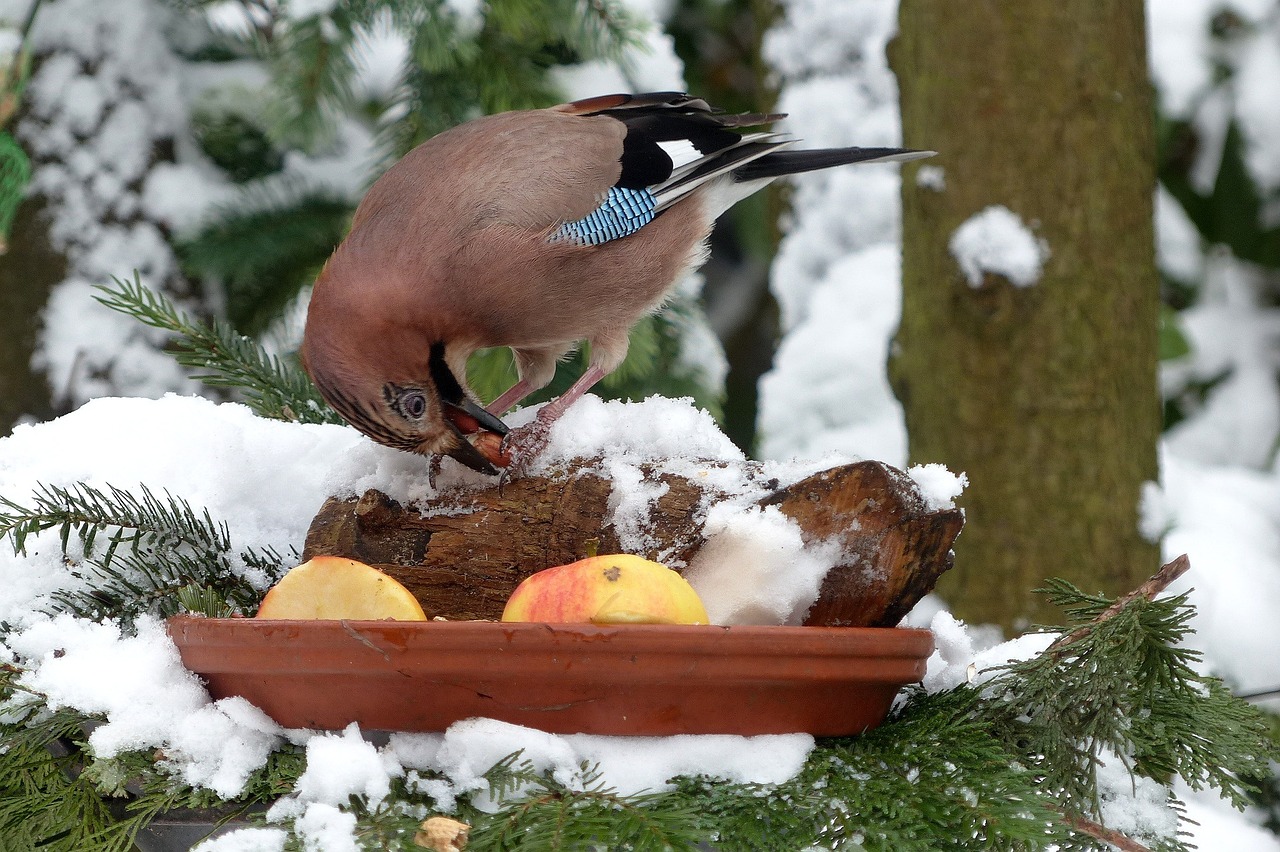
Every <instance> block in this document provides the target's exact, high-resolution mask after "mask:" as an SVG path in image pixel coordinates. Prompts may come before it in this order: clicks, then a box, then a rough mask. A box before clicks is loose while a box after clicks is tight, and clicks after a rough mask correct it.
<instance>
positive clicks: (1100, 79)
mask: <svg viewBox="0 0 1280 852" xmlns="http://www.w3.org/2000/svg"><path fill="white" fill-rule="evenodd" d="M890 51H891V57H890V58H891V61H892V63H893V66H894V68H895V70H896V72H897V75H898V82H899V86H900V89H901V99H902V124H903V136H904V139H905V141H906V143H907V144H908V145H913V146H917V147H930V148H936V149H937V150H938V151H940V152H941V153H940V155H939V156H938V157H937V158H935V159H934V160H931V161H928V164H933V165H938V166H942V167H943V169H944V171H945V188H941V189H938V188H929V187H927V186H923V185H918V184H917V183H916V181H915V180H914V179H913V178H914V176H915V171H913V170H908V171H906V172H905V174H904V180H903V187H902V199H903V271H902V272H903V318H902V325H901V328H900V330H899V333H898V340H897V343H898V345H897V346H896V347H895V351H896V353H897V354H896V355H895V356H894V358H893V362H892V363H891V374H892V376H893V380H894V385H895V389H896V391H897V393H898V396H899V398H900V399H901V400H902V402H903V405H904V407H905V409H906V420H907V428H908V431H909V434H910V451H911V457H912V460H913V461H916V462H925V461H941V462H945V463H946V464H947V465H948V466H949V467H951V468H952V469H953V470H962V471H965V472H966V473H967V474H968V476H969V480H970V485H969V488H968V490H967V491H966V493H965V497H964V499H963V501H962V502H963V505H964V506H965V508H966V510H967V513H968V524H967V525H966V529H965V533H964V535H962V536H961V537H960V539H959V540H958V541H957V543H956V569H955V571H953V572H952V573H951V575H949V576H948V578H945V579H944V581H943V583H942V584H941V585H940V586H939V591H940V592H941V593H942V594H943V595H944V596H945V597H947V598H948V600H949V601H951V602H952V603H953V605H954V606H955V608H956V610H957V612H958V613H959V614H960V615H961V616H962V617H964V618H967V619H970V620H973V621H989V622H996V623H1000V624H1003V625H1005V626H1006V627H1010V626H1012V627H1015V628H1016V627H1019V626H1022V625H1024V624H1026V623H1027V621H1029V620H1032V621H1053V620H1055V619H1056V616H1055V614H1054V613H1053V612H1051V611H1047V610H1046V609H1045V606H1046V605H1045V604H1044V603H1043V601H1040V600H1039V596H1036V595H1033V594H1032V593H1031V590H1032V589H1034V588H1036V587H1037V586H1039V585H1040V584H1041V583H1042V581H1043V580H1044V579H1045V578H1046V577H1051V576H1058V577H1064V578H1067V579H1070V580H1071V581H1073V582H1075V583H1077V584H1078V585H1080V586H1082V587H1083V588H1085V589H1087V590H1105V591H1107V592H1110V593H1120V592H1123V591H1125V590H1126V589H1130V588H1132V587H1133V586H1135V585H1136V584H1137V583H1139V582H1141V580H1142V579H1143V578H1144V577H1146V576H1147V575H1148V574H1150V573H1151V568H1152V566H1153V565H1155V564H1157V562H1158V553H1157V549H1156V546H1155V545H1154V544H1152V543H1150V542H1148V541H1146V540H1144V539H1143V537H1142V536H1141V535H1140V533H1139V531H1138V511H1139V509H1138V504H1139V495H1140V492H1141V487H1142V483H1144V482H1146V481H1148V480H1154V479H1156V477H1157V462H1156V442H1157V440H1158V436H1159V428H1160V419H1159V403H1158V390H1157V384H1156V334H1157V332H1156V327H1157V313H1158V280H1157V275H1156V270H1155V259H1154V248H1153V246H1154V237H1153V225H1152V193H1153V191H1154V188H1155V171H1154V169H1155V167H1154V161H1155V147H1154V128H1153V123H1154V119H1153V101H1152V93H1151V87H1150V83H1149V81H1148V76H1147V62H1146V48H1145V30H1144V20H1143V4H1142V3H1140V2H1136V0H1100V2H1098V3H1090V4H1079V3H1059V2H1056V0H1021V2H995V0H984V2H978V3H966V4H963V7H960V6H957V5H956V4H954V3H950V2H947V1H946V0H902V2H901V5H900V11H899V35H898V37H897V39H896V41H895V43H894V44H893V45H892V46H891V48H890ZM995 204H1000V205H1004V206H1005V207H1007V208H1009V209H1010V210H1012V211H1013V212H1014V213H1016V214H1017V215H1018V216H1020V217H1021V218H1022V220H1023V221H1024V222H1025V223H1027V224H1028V225H1029V226H1030V227H1031V228H1032V230H1033V232H1034V233H1035V234H1036V236H1037V237H1039V238H1041V239H1042V240H1044V242H1045V243H1046V244H1047V246H1048V249H1049V251H1050V252H1051V254H1050V255H1049V257H1048V260H1047V261H1046V263H1045V266H1044V269H1043V275H1042V276H1041V278H1040V280H1039V281H1038V283H1036V284H1035V285H1034V286H1029V287H1023V288H1018V287H1015V286H1013V285H1012V284H1011V283H1010V282H1009V281H1007V280H1005V279H1004V278H1002V277H1000V276H998V275H992V274H988V275H987V276H986V278H985V280H984V282H983V283H982V285H981V286H980V287H971V286H969V284H968V283H966V280H965V278H964V276H963V275H962V274H961V272H960V269H959V267H958V266H957V264H956V261H955V259H954V258H953V257H952V255H951V254H950V252H949V250H948V241H949V239H950V237H951V235H952V233H953V232H954V231H955V230H956V228H957V227H958V226H959V225H960V224H961V223H963V222H964V221H965V220H966V219H968V218H969V217H970V216H973V215H974V214H977V213H979V212H981V211H982V210H984V209H985V208H987V207H988V206H990V205H995Z"/></svg>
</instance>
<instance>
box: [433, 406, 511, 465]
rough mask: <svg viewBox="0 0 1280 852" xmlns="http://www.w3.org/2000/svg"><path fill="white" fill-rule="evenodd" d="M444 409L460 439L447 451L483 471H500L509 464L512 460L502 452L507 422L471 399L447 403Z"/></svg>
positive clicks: (447, 421) (450, 424) (446, 420)
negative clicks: (500, 468)
mask: <svg viewBox="0 0 1280 852" xmlns="http://www.w3.org/2000/svg"><path fill="white" fill-rule="evenodd" d="M443 409H444V412H443V413H444V420H445V422H446V423H448V424H449V427H450V428H451V429H453V431H454V432H455V433H456V434H457V436H458V438H459V439H460V440H459V441H458V442H457V444H456V446H455V447H454V449H452V450H448V451H447V453H448V454H449V455H450V456H452V457H453V458H455V459H457V460H458V461H460V462H462V463H463V464H465V465H466V466H467V467H469V468H471V469H472V470H478V471H480V472H481V473H488V474H497V473H498V467H506V465H507V463H508V462H509V461H510V459H508V458H506V457H505V456H503V454H502V452H501V443H502V442H501V439H502V437H503V436H505V435H506V434H507V431H508V430H507V424H505V423H503V422H502V421H501V420H499V419H498V418H497V417H495V416H493V415H492V414H490V413H489V412H488V411H485V410H484V408H483V407H481V406H480V404H479V403H477V402H475V401H474V400H470V399H463V400H462V401H461V402H457V403H453V402H445V403H444V405H443ZM486 436H487V437H486ZM493 436H496V439H495V438H494V437H493Z"/></svg>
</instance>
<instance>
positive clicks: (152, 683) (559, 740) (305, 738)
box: [0, 395, 944, 849]
mask: <svg viewBox="0 0 1280 852" xmlns="http://www.w3.org/2000/svg"><path fill="white" fill-rule="evenodd" d="M533 413H534V411H533V410H532V409H527V410H524V411H522V412H518V415H517V417H515V418H513V421H518V420H519V418H521V417H524V418H528V417H531V416H532V415H533ZM596 457H598V458H599V459H600V461H599V464H600V465H602V466H603V467H604V468H606V469H609V470H615V471H622V472H624V473H625V472H626V471H627V470H628V468H630V469H633V470H637V471H638V470H639V469H640V468H641V467H643V466H655V465H656V466H658V467H659V468H662V466H666V469H669V470H671V471H676V472H682V473H684V474H685V475H691V476H699V475H704V476H703V478H704V479H705V481H706V482H707V483H708V484H709V485H710V486H712V487H714V488H719V489H723V491H724V494H725V499H724V500H723V501H722V502H720V503H717V504H715V505H714V506H711V507H709V509H708V511H707V523H708V525H709V527H710V529H711V532H712V538H711V543H710V544H709V545H708V546H707V548H704V552H706V551H707V550H711V551H712V552H719V553H721V554H723V555H724V557H725V558H730V559H733V560H734V564H733V565H732V566H731V567H732V569H733V570H732V572H730V573H726V572H724V571H723V570H722V567H723V566H716V565H715V564H714V560H712V559H710V558H709V557H704V558H702V559H701V560H700V563H699V564H698V565H695V566H691V568H690V574H691V579H692V580H693V581H694V582H695V584H700V585H701V591H702V592H703V593H704V595H705V596H706V600H707V603H708V608H709V610H711V609H714V610H715V611H717V612H720V613H722V614H723V616H722V617H723V618H725V619H726V620H733V619H738V620H739V621H751V622H759V623H775V624H776V623H780V622H784V621H786V622H790V623H796V622H797V621H798V620H799V618H801V617H802V616H803V614H804V612H805V611H806V610H807V609H808V607H809V606H810V604H811V603H812V601H813V599H814V598H815V597H816V594H817V589H818V584H819V583H820V581H821V578H822V576H823V574H825V572H826V570H827V569H828V568H829V567H830V566H831V565H832V564H833V563H834V561H835V560H836V559H838V558H839V556H840V554H839V552H838V551H836V550H834V549H831V548H824V547H823V546H821V545H812V544H810V545H806V544H805V543H803V542H802V541H801V539H800V534H799V531H798V529H797V528H796V527H795V526H794V524H793V522H791V521H790V520H789V519H787V518H785V517H784V516H782V515H781V514H780V513H779V512H778V511H777V509H776V508H773V507H770V508H767V509H760V508H758V507H756V506H755V503H756V501H757V500H758V499H759V498H760V497H761V496H762V495H763V494H764V493H766V488H765V486H764V485H763V484H761V482H758V481H756V480H755V479H753V478H751V477H750V476H744V475H743V474H741V473H738V472H737V471H734V470H730V469H728V468H726V467H725V466H724V465H723V464H722V463H723V462H735V461H738V462H740V461H742V454H741V452H740V451H739V450H737V448H736V447H734V446H733V444H732V443H731V442H730V441H729V440H728V439H727V438H725V436H724V435H723V434H722V433H721V432H720V431H719V430H718V428H716V426H715V424H714V421H712V420H711V418H710V416H709V415H707V414H706V413H705V412H702V411H699V410H697V409H695V408H694V407H693V406H692V404H691V403H690V402H689V401H688V400H668V399H663V398H659V397H654V398H652V399H650V400H647V401H645V402H641V403H620V402H603V401H601V400H599V399H596V398H594V397H590V396H588V397H586V398H584V399H583V400H582V401H581V402H580V403H579V404H577V405H575V406H573V407H572V408H571V409H570V410H569V412H568V413H567V414H566V415H565V416H564V418H562V419H561V421H559V423H558V424H557V426H556V428H555V430H554V431H553V434H552V440H551V444H550V446H549V448H548V450H547V452H546V453H545V454H544V456H543V457H541V458H540V460H539V464H541V465H544V466H549V467H553V466H556V465H562V464H565V463H566V462H567V461H568V460H569V459H572V458H587V459H591V458H596ZM819 466H820V464H814V463H804V464H781V463H774V464H771V465H767V466H766V467H765V469H764V470H763V471H760V472H759V474H758V476H759V477H760V478H761V479H762V480H767V479H769V478H772V477H778V478H779V481H780V482H781V483H782V484H786V483H788V482H791V481H795V480H796V479H799V478H800V477H802V476H805V475H808V474H809V473H811V472H813V470H814V469H816V467H819ZM427 472H428V461H427V460H426V459H425V458H422V457H417V456H412V455H409V454H406V453H401V452H397V451H394V450H390V449H387V448H383V447H379V446H378V445H375V444H373V443H372V442H370V441H368V440H367V439H365V438H364V437H362V436H360V435H359V434H358V433H356V432H355V431H354V430H353V429H350V428H348V427H345V426H325V425H307V424H298V423H285V422H280V421H272V420H265V419H262V418H258V417H256V416H254V415H253V414H252V413H251V412H250V411H249V410H248V409H247V408H246V407H244V406H242V405H238V404H235V403H223V404H215V403H213V402H210V401H208V400H204V399H200V398H197V397H182V396H177V395H168V396H165V397H163V398H161V399H159V400H149V399H139V398H115V397H107V398H100V399H96V400H92V401H90V402H89V403H86V404H85V405H84V406H82V407H81V408H79V409H77V410H76V411H74V412H72V413H71V414H67V415H64V416H63V417H61V418H58V419H56V420H53V421H49V422H46V423H38V424H31V425H26V426H20V427H18V428H17V429H15V431H14V433H13V434H12V435H11V436H9V437H7V438H3V439H0V494H4V495H6V496H11V497H12V499H14V500H15V501H16V502H19V503H22V502H25V501H26V495H29V494H30V493H32V491H33V490H34V489H35V488H36V486H37V484H38V483H43V484H45V485H62V486H71V485H73V484H75V483H77V482H84V483H86V484H89V485H96V486H99V487H102V486H105V485H106V484H108V483H110V484H112V485H115V486H117V487H120V488H126V489H136V488H138V486H139V485H140V484H145V485H146V486H147V487H148V488H150V489H151V490H152V491H153V492H155V493H157V494H164V493H165V492H168V493H170V494H173V495H175V496H179V497H182V498H185V499H187V500H188V501H189V502H190V503H191V505H192V506H194V507H195V508H196V510H197V511H200V510H202V509H208V511H209V512H210V514H211V515H212V516H213V517H215V518H218V519H220V520H225V521H226V522H227V524H228V526H229V529H230V531H231V535H232V539H233V542H234V545H235V547H236V548H237V549H242V548H250V547H256V548H262V547H268V546H271V547H275V548H276V549H277V550H280V551H285V550H287V549H288V547H289V546H294V547H297V546H300V545H301V542H302V540H303V538H304V536H305V533H306V528H307V525H308V523H309V521H310V518H311V517H312V516H313V515H314V514H315V512H316V511H317V509H318V508H319V506H320V504H321V503H322V502H323V500H324V499H325V498H326V497H327V496H328V495H329V494H334V493H336V494H353V493H361V492H362V491H363V490H364V489H366V488H369V487H377V488H381V489H383V490H384V491H386V492H387V493H389V494H391V495H392V496H393V497H395V498H397V499H400V500H412V499H414V498H419V497H423V496H427V495H429V494H431V486H430V485H429V484H428V482H427V478H428V477H427ZM940 478H944V477H940ZM489 482H490V480H489V479H487V478H484V477H481V476H480V475H479V474H476V473H474V472H472V471H469V470H467V469H465V468H462V467H461V466H459V465H456V464H454V463H453V462H452V460H448V461H446V462H445V463H444V466H443V469H442V470H441V472H440V475H439V476H438V477H437V481H436V486H437V488H439V489H440V490H441V491H443V492H448V491H457V490H461V491H465V490H466V489H468V488H471V487H473V486H474V485H476V484H477V483H484V484H488V483H489ZM620 482H621V483H622V484H623V486H625V485H626V484H627V483H628V482H631V484H632V486H633V488H634V492H635V493H629V494H626V495H624V496H623V497H622V498H620V499H619V503H618V506H616V507H615V509H614V511H615V514H618V515H624V514H630V515H631V516H632V517H633V519H635V520H636V522H637V523H638V522H639V519H640V518H641V517H642V516H643V514H644V511H645V507H646V506H647V505H648V504H649V503H650V501H651V500H652V499H653V497H654V494H653V493H652V492H651V491H650V490H647V489H646V488H645V487H641V486H640V485H639V483H640V480H639V479H638V478H637V479H634V480H628V479H626V477H625V476H624V477H623V478H622V479H621V480H620ZM771 487H776V486H771ZM624 490H625V488H624ZM57 539H58V532H57V530H49V531H46V532H44V533H40V534H37V535H33V536H32V537H31V538H30V539H29V540H28V542H27V550H26V553H25V554H23V555H16V554H12V553H11V552H9V551H8V550H5V549H0V588H3V589H4V590H5V592H4V595H3V596H0V621H7V622H10V623H11V624H13V625H14V627H15V630H14V631H13V632H12V633H11V634H9V635H8V637H7V638H6V640H5V641H6V644H5V646H4V649H3V653H4V654H5V656H6V657H9V658H11V659H13V660H14V661H15V662H17V663H18V664H19V665H21V666H22V667H23V668H24V670H25V674H24V675H23V676H22V680H21V685H22V686H24V687H27V688H30V689H33V690H38V691H39V692H41V693H43V694H45V695H47V696H48V701H49V704H50V706H52V707H63V706H66V707H75V708H77V709H79V710H81V711H84V712H91V713H100V714H102V715H103V716H104V717H105V721H104V723H103V724H101V725H100V726H98V727H97V728H95V729H94V731H93V732H92V734H91V735H90V739H89V744H90V747H91V748H92V749H93V751H94V753H95V754H96V755H97V756H98V757H100V758H110V757H112V756H114V755H119V754H121V753H123V752H125V751H131V750H147V749H162V750H163V751H164V753H165V755H166V757H165V765H166V766H168V767H169V768H170V769H171V770H172V771H173V772H175V773H176V774H178V775H179V776H180V777H182V778H183V779H184V780H185V781H187V782H188V783H190V784H192V785H196V786H200V787H207V788H209V789H211V790H213V791H214V792H216V793H217V794H218V795H220V796H223V797H227V798H229V797H234V796H235V795H236V794H238V793H239V792H240V790H241V789H242V788H243V786H244V784H245V782H246V780H247V779H248V777H249V775H250V773H252V772H253V771H254V770H255V769H257V768H258V767H260V766H262V765H263V764H264V763H265V761H266V759H267V756H268V754H269V753H270V752H271V751H272V750H273V749H275V748H278V747H279V746H280V745H281V744H283V743H284V742H285V741H286V740H288V741H291V742H295V743H302V744H305V748H306V761H307V763H306V767H307V768H306V770H305V771H304V773H303V774H302V776H301V778H300V779H299V781H298V783H297V786H296V789H295V790H294V791H293V793H292V794H290V795H289V796H287V797H285V798H284V799H282V800H280V801H278V802H277V803H276V805H275V806H274V807H273V808H272V809H271V811H270V814H269V816H270V818H271V819H273V820H275V821H277V822H279V823H281V824H292V825H293V826H294V830H295V831H296V832H297V833H298V835H299V836H300V837H302V838H304V839H305V842H306V843H310V844H312V845H313V846H314V847H315V848H323V849H331V848H332V849H336V848H345V847H343V845H342V844H343V843H345V842H347V838H349V837H350V819H349V818H348V816H346V815H345V814H344V813H342V812H340V811H339V810H338V809H337V807H338V806H340V805H345V804H346V802H347V800H348V797H349V796H350V795H352V794H355V795H359V796H362V797H364V798H365V799H366V800H367V801H369V802H370V804H371V806H372V805H376V804H377V803H378V802H380V801H383V800H384V799H385V798H386V796H387V795H388V793H389V790H390V784H391V782H392V780H393V779H395V778H399V777H406V780H412V776H406V770H407V769H415V770H420V769H426V768H435V769H441V770H444V771H446V772H448V773H449V777H450V779H451V783H450V785H449V786H448V787H440V786H439V784H440V782H438V781H435V782H432V781H422V780H421V777H420V776H418V781H419V782H420V783H423V784H432V783H435V784H436V785H437V787H439V789H436V790H435V792H438V793H440V794H441V795H442V796H445V797H446V801H447V798H448V797H449V796H456V795H457V794H459V793H461V792H468V791H473V790H474V789H476V785H478V784H479V783H480V782H479V778H480V776H481V775H482V774H483V773H484V772H485V771H487V770H488V769H489V768H490V767H491V766H492V765H493V764H494V763H495V762H496V761H498V760H500V759H502V758H504V757H506V756H507V755H508V754H510V753H512V752H514V751H517V750H521V749H523V750H524V756H525V757H526V758H528V759H530V760H532V761H534V763H535V765H537V766H540V767H543V768H547V769H549V770H552V771H554V772H556V773H557V776H558V777H563V779H565V783H571V784H577V785H579V786H581V785H582V784H584V783H585V781H584V780H583V777H582V775H581V768H580V764H581V763H582V761H583V760H587V761H588V762H589V763H599V764H600V769H601V771H602V773H603V775H602V780H603V782H604V783H606V784H608V785H610V786H614V787H617V788H619V789H621V790H624V791H629V790H639V789H642V788H647V789H662V788H663V787H664V785H665V784H666V782H667V779H669V778H671V777H674V776H676V775H680V774H685V773H691V772H698V773H703V774H708V775H712V776H716V777H723V778H728V779H731V780H740V781H754V782H761V783H767V782H774V781H781V780H785V779H786V778H787V777H790V775H791V774H793V773H794V772H796V771H798V769H799V767H800V766H801V764H802V763H803V762H804V759H805V756H806V755H807V754H808V752H809V750H810V749H811V748H812V747H813V739H812V737H810V736H808V735H805V734H798V735H781V736H776V737H752V738H743V737H692V736H691V737H683V738H676V739H671V740H667V739H635V738H627V737H586V736H573V737H558V736H553V735H550V734H546V733H543V732H540V731H533V730H529V729H524V728H519V727H517V726H512V725H505V724H504V723H498V722H494V721H492V720H469V721H466V722H460V723H458V724H456V725H455V726H453V727H452V728H450V730H449V731H446V732H443V733H442V734H439V735H435V738H432V737H431V735H416V736H409V735H398V736H395V737H392V738H391V739H390V741H389V742H388V743H387V744H386V745H385V746H382V747H377V746H375V745H373V744H372V743H370V742H369V741H367V740H366V739H365V738H364V737H363V736H362V735H361V732H360V731H359V729H358V728H357V727H355V726H352V727H349V728H348V729H346V730H344V731H342V732H337V733H317V732H308V731H286V730H282V729H281V728H280V727H279V726H278V725H276V724H275V723H274V722H272V721H271V720H270V719H269V718H267V717H266V716H264V715H263V714H262V713H261V712H260V711H258V710H257V709H256V708H253V707H252V706H250V705H248V704H247V703H246V702H244V701H243V700H240V699H234V698H233V699H224V700H222V701H218V702H211V701H210V699H209V696H208V694H207V693H206V692H205V691H204V689H203V687H202V686H201V684H200V683H199V681H198V680H197V679H196V678H195V676H194V675H192V674H191V673H190V672H188V671H187V670H186V669H184V668H183V667H182V665H181V661H180V660H179V658H178V656H177V652H176V649H175V648H174V646H173V644H172V643H171V642H170V641H169V639H168V637H167V635H166V634H165V632H164V627H163V625H162V624H161V623H160V622H158V621H156V620H154V619H151V618H145V617H144V618H142V619H141V620H139V621H138V622H137V624H136V633H134V634H129V633H127V632H125V631H123V630H122V629H121V628H120V626H119V625H117V624H115V623H112V622H106V623H101V624H98V623H93V622H90V621H86V620H84V619H79V618H75V617H73V616H71V615H68V614H62V615H58V616H56V617H52V618H51V617H49V616H47V615H44V614H43V612H42V610H43V609H44V607H45V606H46V604H47V603H48V601H49V597H48V596H49V595H50V594H51V593H52V592H53V591H55V590H57V589H60V588H69V587H73V586H75V585H76V583H77V582H78V581H76V580H75V579H74V578H72V577H71V575H70V574H69V571H68V566H67V565H66V564H65V562H64V560H63V558H62V556H61V548H60V547H59V546H58V543H57ZM70 555H71V556H72V557H73V559H74V558H75V557H76V556H77V555H78V554H77V551H76V549H75V547H74V545H73V547H72V549H71V553H70ZM242 570H245V569H243V566H242ZM744 572H746V573H748V574H752V573H754V574H755V575H757V579H754V580H752V582H750V583H744V582H743V579H742V578H743V576H744ZM249 576H250V577H251V578H252V579H253V580H254V581H255V582H256V583H257V584H258V585H259V587H265V585H266V584H267V582H268V581H269V578H266V577H264V576H261V575H259V574H253V573H250V574H249ZM744 587H746V588H752V589H753V590H754V592H755V594H756V598H755V599H752V600H745V601H744V600H741V599H740V596H741V594H742V590H743V588H744ZM721 598H723V599H724V600H720V599H721ZM253 837H254V838H255V840H253V841H252V842H261V843H262V844H263V846H264V847H265V848H272V847H273V846H274V845H275V844H277V842H278V840H279V836H278V835H277V834H271V833H266V834H261V833H259V834H255V835H253ZM239 842H240V841H239V840H233V839H222V840H219V841H216V843H217V844H222V845H212V846H211V847H210V848H213V849H222V848H227V849H234V848H236V847H235V845H234V844H236V843H239ZM244 842H245V843H249V842H251V841H249V840H245V841H244ZM335 844H336V845H335ZM248 848H255V847H248Z"/></svg>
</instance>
